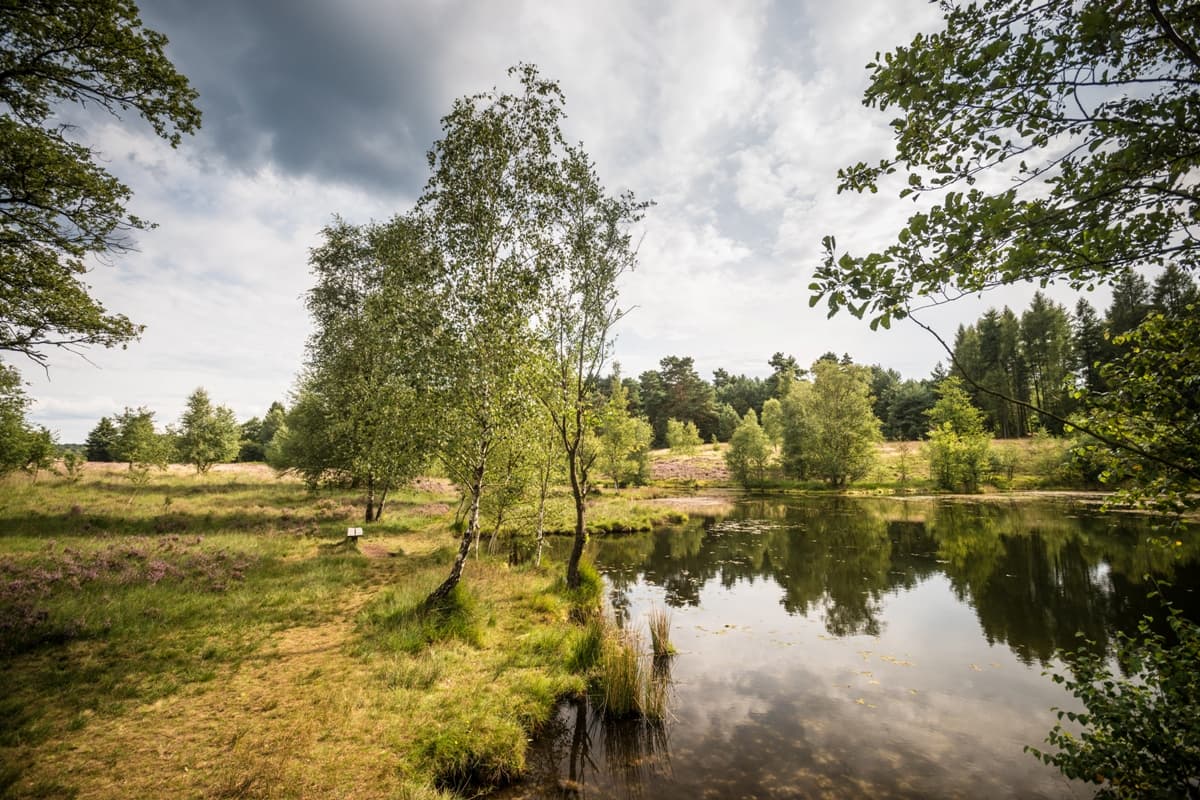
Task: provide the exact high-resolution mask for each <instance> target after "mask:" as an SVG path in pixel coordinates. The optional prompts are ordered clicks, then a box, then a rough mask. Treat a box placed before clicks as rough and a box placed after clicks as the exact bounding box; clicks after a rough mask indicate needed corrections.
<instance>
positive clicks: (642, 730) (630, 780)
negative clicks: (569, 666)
mask: <svg viewBox="0 0 1200 800" xmlns="http://www.w3.org/2000/svg"><path fill="white" fill-rule="evenodd" d="M653 661H654V663H653V674H654V680H656V681H662V682H666V683H669V681H670V659H669V658H656V659H654V660H653ZM667 730H668V726H667V725H666V724H665V723H664V722H663V721H661V720H646V719H610V718H608V717H606V716H605V715H604V710H603V708H601V707H600V704H599V703H598V702H597V699H596V698H595V697H592V696H588V695H584V696H581V697H573V698H570V699H567V700H564V701H563V702H562V703H561V704H560V705H559V708H558V713H557V715H556V716H555V717H554V719H553V720H552V721H551V722H550V724H549V725H548V726H547V727H546V728H545V729H543V730H542V731H541V732H540V733H539V735H538V736H537V737H536V739H535V740H534V743H533V744H532V745H531V747H530V750H529V754H528V763H529V775H530V777H529V779H528V780H527V781H525V782H524V783H523V784H521V785H520V786H519V787H517V788H516V789H515V790H514V791H513V792H510V793H509V794H507V795H506V796H508V797H526V798H533V797H538V798H563V800H566V799H567V798H580V799H581V798H586V797H587V796H588V790H589V787H592V786H595V785H596V783H597V782H598V779H601V780H600V781H599V782H601V783H603V785H605V786H606V787H613V786H617V787H621V791H622V795H623V796H624V797H627V798H630V800H634V799H635V798H641V797H643V796H644V794H645V792H644V787H646V786H649V785H651V784H652V782H653V781H654V780H656V779H664V778H669V777H670V773H671V757H670V746H669V744H670V743H669V741H668V736H667ZM602 770H603V774H602V773H601V771H602Z"/></svg>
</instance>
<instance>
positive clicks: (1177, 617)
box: [1025, 605, 1200, 798]
mask: <svg viewBox="0 0 1200 800" xmlns="http://www.w3.org/2000/svg"><path fill="white" fill-rule="evenodd" d="M1167 623H1168V625H1169V626H1170V630H1171V632H1172V636H1173V638H1174V639H1175V640H1176V644H1174V646H1171V645H1170V644H1168V641H1167V637H1165V636H1163V635H1162V634H1159V633H1157V632H1155V631H1153V630H1152V629H1151V627H1150V620H1149V619H1148V618H1147V619H1143V620H1142V621H1141V623H1139V625H1138V635H1137V636H1126V635H1123V634H1118V638H1117V661H1118V663H1120V664H1121V665H1122V668H1123V671H1124V673H1125V674H1126V675H1127V676H1128V677H1124V678H1123V677H1120V676H1117V675H1114V674H1113V672H1112V670H1111V668H1110V666H1109V662H1108V660H1107V659H1106V657H1105V655H1104V654H1099V655H1097V654H1095V653H1094V652H1093V651H1092V650H1089V649H1088V648H1081V649H1079V650H1077V651H1075V652H1074V653H1073V654H1068V655H1067V656H1066V660H1067V661H1068V663H1070V664H1071V671H1072V673H1073V674H1074V677H1072V678H1068V677H1065V676H1063V675H1059V674H1055V675H1054V676H1053V679H1054V681H1055V682H1056V683H1061V684H1065V685H1066V687H1067V689H1069V690H1070V691H1071V693H1072V694H1073V695H1075V697H1077V698H1079V699H1080V700H1081V701H1083V704H1084V706H1085V707H1086V708H1087V712H1086V713H1082V714H1076V713H1074V712H1070V711H1062V710H1059V709H1055V710H1056V711H1057V712H1058V718H1059V720H1062V719H1063V718H1066V719H1067V720H1069V721H1071V722H1077V723H1079V724H1080V725H1082V726H1083V732H1082V733H1081V734H1079V735H1074V734H1072V733H1071V732H1070V731H1067V730H1065V729H1064V728H1063V727H1062V724H1061V722H1060V723H1058V724H1055V726H1054V729H1053V730H1051V731H1050V733H1049V734H1047V736H1046V742H1047V743H1049V744H1051V745H1053V746H1054V747H1056V748H1058V752H1057V753H1043V752H1042V751H1040V750H1038V749H1037V748H1034V747H1026V748H1025V750H1026V752H1030V753H1033V754H1034V755H1035V756H1037V757H1039V758H1041V759H1042V761H1043V762H1045V763H1046V764H1053V765H1054V766H1056V767H1058V768H1059V770H1061V771H1062V773H1063V774H1064V775H1066V776H1067V777H1068V778H1076V779H1080V780H1086V781H1095V782H1098V783H1103V784H1104V786H1103V787H1102V788H1101V790H1100V793H1099V796H1101V797H1121V798H1126V797H1129V798H1133V797H1138V798H1141V797H1162V798H1168V797H1197V796H1198V795H1200V713H1197V709H1200V671H1197V669H1196V665H1197V664H1200V626H1198V625H1197V624H1196V623H1194V622H1190V621H1188V620H1186V619H1184V618H1183V616H1182V615H1181V614H1180V612H1179V611H1178V609H1175V608H1173V607H1171V606H1169V605H1168V606H1167Z"/></svg>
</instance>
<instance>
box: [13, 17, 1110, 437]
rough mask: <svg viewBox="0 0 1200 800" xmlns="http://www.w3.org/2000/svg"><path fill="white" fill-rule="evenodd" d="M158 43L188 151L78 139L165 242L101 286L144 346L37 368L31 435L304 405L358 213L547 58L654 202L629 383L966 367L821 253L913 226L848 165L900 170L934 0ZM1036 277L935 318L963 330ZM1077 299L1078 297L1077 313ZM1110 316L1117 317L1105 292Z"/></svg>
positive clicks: (116, 263) (363, 24) (317, 25)
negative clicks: (323, 254)
mask: <svg viewBox="0 0 1200 800" xmlns="http://www.w3.org/2000/svg"><path fill="white" fill-rule="evenodd" d="M139 5H140V8H141V11H142V19H143V21H144V23H145V24H146V26H147V27H149V28H151V29H154V30H157V31H160V32H162V33H164V34H165V35H166V36H167V37H168V39H169V40H170V43H169V45H168V46H167V55H168V57H169V58H170V59H171V60H172V61H173V62H174V64H175V65H176V67H177V68H178V69H179V70H180V71H181V72H182V73H183V74H184V75H186V76H187V77H188V78H189V80H190V81H191V82H192V84H193V86H194V87H195V88H196V89H197V91H198V92H199V95H200V96H199V101H198V104H199V106H200V109H201V111H202V113H203V121H202V127H201V129H200V131H199V132H198V133H197V134H196V135H195V136H191V137H187V138H185V140H184V141H183V142H182V144H181V145H180V147H179V148H178V149H172V148H170V147H169V146H168V145H166V144H165V143H164V142H162V141H161V140H158V139H156V138H155V137H154V136H153V134H152V132H151V131H150V130H149V128H148V126H146V125H144V124H142V123H141V122H140V121H139V120H137V119H136V118H134V119H125V120H121V121H118V120H115V119H112V118H109V117H101V116H89V117H87V118H86V121H85V122H84V123H83V124H82V125H81V128H80V136H81V137H82V138H84V139H85V140H86V141H87V142H88V143H89V144H91V145H92V146H93V147H94V148H95V149H96V150H98V151H99V152H100V153H101V154H102V160H103V162H104V163H105V164H106V165H107V167H108V169H109V170H110V171H111V172H112V173H113V174H115V175H117V176H118V177H119V178H120V179H121V180H123V181H124V182H125V183H126V184H127V185H128V186H129V187H130V188H131V189H132V190H133V192H134V197H133V200H132V201H131V203H130V206H129V207H130V211H132V212H133V213H135V214H137V215H139V216H141V217H145V218H148V219H150V220H152V221H153V222H155V223H156V224H157V227H156V228H154V229H153V230H149V231H144V232H141V233H139V234H138V236H137V250H136V252H133V253H129V254H124V255H121V256H117V257H114V258H112V259H110V260H109V262H108V263H103V264H97V265H96V268H95V269H94V270H93V271H92V272H91V273H90V274H89V276H88V282H89V284H90V285H91V286H92V288H93V291H94V294H95V295H96V296H97V297H98V298H99V299H100V300H101V302H103V303H104V304H105V306H106V307H107V308H108V309H109V310H110V311H116V312H120V313H124V314H126V315H128V316H129V317H130V318H131V319H133V320H134V321H135V322H138V323H141V324H144V325H145V326H146V331H145V334H144V335H143V336H142V338H141V339H140V340H139V341H137V342H133V343H131V344H130V345H129V346H128V347H127V348H125V349H113V350H104V349H99V348H97V349H92V350H88V351H86V352H85V353H84V357H80V356H76V355H71V354H67V353H55V354H53V356H52V359H51V364H50V368H49V370H48V372H44V371H42V370H41V369H40V368H38V367H36V366H35V365H32V364H29V363H25V364H22V363H17V366H18V367H19V368H21V370H22V373H23V375H24V377H25V379H26V380H27V381H28V383H29V386H28V393H29V395H30V396H31V397H33V398H34V400H35V404H34V407H33V409H32V410H31V413H30V418H31V419H32V421H34V422H35V423H37V424H42V425H46V426H47V427H49V428H51V429H52V430H55V431H57V432H58V435H59V440H60V441H62V442H81V441H83V440H84V439H85V438H86V436H87V433H88V431H89V430H91V428H92V427H94V425H95V424H96V422H97V421H98V420H99V418H100V417H101V416H104V415H111V414H115V413H119V412H120V411H121V410H122V409H123V408H124V407H126V406H130V407H136V406H147V407H149V408H150V409H152V410H154V411H155V412H156V414H157V420H158V422H159V423H160V424H162V425H165V424H167V423H171V422H174V421H176V420H177V419H178V418H179V416H180V414H181V412H182V409H183V406H184V403H185V401H186V398H187V396H188V395H189V394H190V393H191V392H192V391H193V390H194V389H196V388H197V387H200V386H203V387H204V388H206V389H207V390H208V392H209V394H210V395H211V396H212V398H213V400H214V401H215V402H217V403H220V404H223V405H227V406H230V407H231V408H232V409H233V410H234V411H235V413H236V414H237V416H238V418H239V419H243V420H244V419H247V418H249V417H251V416H256V415H257V416H261V415H262V414H263V413H265V411H266V410H267V408H268V407H269V405H270V404H271V402H272V401H274V400H285V401H286V399H287V397H288V393H289V392H290V390H291V389H292V388H293V385H294V381H295V377H296V374H297V371H298V369H299V368H300V366H301V364H302V361H303V357H304V343H305V339H306V337H307V335H308V332H309V321H308V318H307V315H306V313H305V310H304V305H303V297H304V293H305V292H306V290H307V289H308V288H309V286H310V285H311V276H310V273H309V269H308V264H307V259H308V252H309V250H310V248H312V247H314V246H315V245H316V244H317V243H318V241H319V237H320V231H321V228H322V227H323V226H324V225H326V224H328V223H329V222H330V221H331V220H332V219H333V217H334V215H339V216H341V217H343V218H345V219H347V220H349V221H351V222H356V223H361V222H368V221H370V220H372V219H374V220H383V219H387V218H389V217H391V216H392V215H394V214H397V213H402V212H404V211H407V210H408V209H410V208H411V207H412V205H413V203H414V201H415V200H416V198H417V197H418V196H419V195H420V193H421V189H422V187H423V185H424V182H425V179H426V176H427V164H426V160H425V153H426V152H427V151H428V149H429V148H430V146H431V145H432V144H433V142H434V141H435V140H436V139H437V138H438V136H439V134H440V122H439V121H440V118H441V117H442V116H443V115H444V114H446V113H447V112H448V111H449V109H450V106H451V103H452V102H453V101H454V99H455V98H457V97H460V96H463V95H467V94H473V93H476V92H480V91H485V90H488V89H491V88H492V87H494V86H499V87H501V88H511V87H512V86H513V84H512V83H511V81H509V79H508V78H507V75H506V72H507V69H508V67H510V66H512V65H514V64H516V63H518V62H527V63H532V64H535V65H537V66H538V68H539V70H540V71H541V73H542V75H543V76H544V77H548V78H552V79H555V80H557V81H558V82H559V84H560V86H561V88H562V90H563V92H564V94H565V96H566V109H567V114H568V119H567V121H566V123H565V126H564V128H565V133H566V136H567V138H568V140H571V141H578V142H582V143H583V145H584V148H585V150H586V151H587V152H588V154H589V155H590V156H591V157H592V159H593V160H594V161H595V163H596V166H597V170H598V173H599V175H600V177H601V180H602V181H603V182H604V184H605V185H606V187H607V188H608V189H609V191H610V192H613V193H615V192H619V191H625V190H631V191H633V192H634V193H635V194H636V195H637V197H638V198H640V199H648V200H653V201H654V202H655V206H654V207H653V208H652V209H650V211H649V213H647V214H646V217H645V219H644V220H643V221H642V222H641V223H639V226H638V229H637V230H636V231H635V237H636V241H638V242H640V244H639V250H638V254H639V258H638V266H637V269H636V270H635V271H634V272H633V273H631V274H628V275H626V276H624V279H623V283H622V285H621V298H622V304H623V305H624V306H625V307H627V308H629V309H630V313H629V314H628V315H627V316H626V317H625V318H624V320H622V322H621V324H620V326H619V328H618V330H617V340H616V346H615V357H616V360H617V361H619V362H620V364H621V370H622V372H623V374H625V375H637V374H639V373H640V372H642V371H644V370H648V369H654V368H656V367H657V365H658V361H659V359H661V358H663V357H664V356H667V355H677V356H692V357H693V358H694V359H695V363H696V367H697V370H698V371H699V373H700V374H701V376H703V377H704V378H706V379H711V377H712V371H713V370H715V369H717V368H724V369H726V370H728V371H730V372H732V373H735V374H736V373H746V374H750V375H767V374H769V372H770V368H769V367H768V366H767V361H768V359H769V358H770V357H771V355H772V354H773V353H775V352H776V351H782V352H784V353H788V354H790V355H794V356H795V357H796V358H797V360H798V361H799V362H800V363H801V364H802V365H807V364H809V363H811V362H812V361H813V360H815V359H816V358H817V357H818V356H820V355H821V354H822V353H825V352H827V351H834V352H836V353H838V354H842V353H848V354H850V355H851V356H852V357H853V358H854V359H855V360H856V361H858V362H861V363H879V364H882V365H884V366H886V367H890V368H893V369H896V370H898V371H899V372H900V373H901V374H902V375H903V376H904V377H913V378H921V377H926V376H927V375H928V374H929V372H930V371H931V370H932V369H933V367H934V365H935V364H936V363H937V362H938V361H942V360H944V359H945V353H944V352H943V351H942V350H941V349H940V346H939V345H938V343H937V342H936V341H935V340H934V339H933V338H932V337H930V336H929V334H927V333H925V332H924V331H922V330H920V329H919V328H917V327H916V326H915V325H913V324H911V323H907V322H905V323H898V324H897V325H896V326H894V327H893V328H892V330H890V331H879V332H872V331H871V330H870V329H869V327H868V326H867V324H866V323H865V322H864V321H860V320H857V319H854V318H853V317H850V316H849V315H846V314H845V313H843V314H840V315H838V316H837V317H835V318H833V319H827V318H826V315H825V312H824V310H822V309H821V308H820V307H818V308H810V307H809V305H808V299H809V294H810V293H809V291H808V288H807V287H808V284H809V282H810V280H811V275H812V271H813V268H814V267H815V266H816V265H817V264H818V263H819V257H820V243H821V239H822V237H823V236H825V235H827V234H833V235H835V236H836V237H837V240H838V244H839V246H840V247H842V248H844V249H848V250H850V251H851V252H854V253H857V254H865V253H867V252H870V251H871V250H873V249H878V248H882V247H884V246H886V245H887V244H889V243H890V242H891V241H892V240H893V239H894V237H895V234H896V232H897V231H898V230H899V228H900V227H901V226H902V225H903V222H904V220H905V219H906V218H907V217H908V216H909V215H910V214H912V213H913V212H914V210H916V209H915V207H914V205H913V203H912V201H910V200H900V199H898V198H897V191H898V188H899V187H888V186H883V187H881V191H880V192H879V194H875V195H857V194H842V195H838V194H837V179H836V175H837V170H838V168H839V167H841V166H846V165H849V164H853V163H855V162H857V161H860V160H865V161H875V160H878V159H880V158H883V157H886V156H888V155H890V153H891V135H890V129H889V127H888V122H889V120H890V119H891V115H890V114H889V113H886V112H880V111H878V110H873V109H868V108H866V107H864V106H863V105H862V102H861V98H862V95H863V91H864V89H865V88H866V86H867V79H868V72H867V70H866V64H867V63H868V62H869V61H870V60H871V59H872V57H873V56H874V54H875V53H876V52H877V51H886V50H889V49H891V48H894V47H895V46H897V45H901V44H904V43H907V42H908V41H910V40H911V39H912V37H913V35H914V34H915V33H917V32H918V31H922V30H924V31H930V30H935V29H936V28H937V26H938V20H939V16H938V14H937V8H936V6H935V5H932V4H930V3H927V2H925V0H839V2H837V3H829V2H825V1H824V0H781V1H780V2H767V1H763V2H757V1H756V0H739V2H732V3H731V2H728V0H723V1H716V2H706V1H704V0H656V2H653V3H646V2H641V1H640V0H607V1H606V2H604V3H599V2H587V3H585V2H568V1H564V0H555V1H554V2H550V1H549V0H544V1H543V2H533V1H532V0H529V1H528V2H521V1H519V0H494V1H493V2H465V1H464V0H444V1H443V2H431V1H429V0H425V1H423V2H416V1H409V0H400V1H397V0H386V1H385V0H340V1H339V2H337V3H331V2H325V1H324V0H255V2H243V0H206V2H203V3H197V2H194V0H142V1H141V3H140V4H139ZM1033 291H1034V287H1028V286H1018V287H1010V288H1005V289H1003V290H1000V291H994V292H992V293H989V294H987V295H985V296H984V297H982V298H967V299H965V300H961V301H958V302H956V303H954V304H951V305H948V306H943V307H941V308H938V309H935V310H932V311H930V312H927V313H926V314H925V315H924V316H923V320H924V321H926V322H928V323H932V324H933V325H934V326H935V328H936V329H937V330H938V331H939V332H940V333H941V334H942V335H943V336H945V337H947V338H951V339H952V337H953V334H954V330H955V328H956V327H957V325H958V324H959V323H960V322H967V323H969V322H972V321H974V319H975V318H977V317H978V315H979V314H980V313H982V311H984V310H985V309H986V308H988V307H990V306H996V307H1000V306H1002V305H1005V304H1008V305H1010V306H1012V307H1013V308H1014V309H1015V310H1018V311H1019V310H1020V309H1022V308H1024V306H1025V305H1026V304H1027V302H1028V299H1029V297H1030V296H1031V295H1032V293H1033ZM1059 299H1060V301H1062V302H1070V297H1069V296H1067V297H1059ZM1093 304H1095V305H1097V307H1098V308H1101V309H1103V307H1104V303H1103V302H1100V301H1098V300H1095V299H1093Z"/></svg>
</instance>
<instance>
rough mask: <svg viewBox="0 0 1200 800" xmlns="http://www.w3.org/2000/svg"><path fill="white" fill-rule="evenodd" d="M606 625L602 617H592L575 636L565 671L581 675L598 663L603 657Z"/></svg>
mask: <svg viewBox="0 0 1200 800" xmlns="http://www.w3.org/2000/svg"><path fill="white" fill-rule="evenodd" d="M608 624H609V623H607V622H606V621H605V619H604V617H603V616H600V615H597V616H594V617H592V618H591V619H590V620H588V622H587V623H586V624H585V625H584V626H583V628H582V629H581V630H579V631H578V633H576V634H575V637H574V640H573V641H572V642H571V644H570V649H569V651H568V655H567V669H569V670H571V671H572V672H576V673H583V672H587V671H588V670H590V669H591V668H592V667H594V666H596V664H598V663H600V660H601V658H603V656H604V643H605V640H606V637H607V636H608V635H609V633H608Z"/></svg>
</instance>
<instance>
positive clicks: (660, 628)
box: [648, 608, 675, 658]
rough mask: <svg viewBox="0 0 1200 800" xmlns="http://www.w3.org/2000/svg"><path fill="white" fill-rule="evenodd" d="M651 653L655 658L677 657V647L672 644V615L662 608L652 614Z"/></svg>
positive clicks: (650, 624) (650, 619) (650, 620)
mask: <svg viewBox="0 0 1200 800" xmlns="http://www.w3.org/2000/svg"><path fill="white" fill-rule="evenodd" d="M648 623H649V626H650V651H651V652H652V653H653V654H654V657H655V658H667V657H669V656H673V655H675V645H673V644H671V615H670V614H669V613H668V612H667V611H666V610H665V609H662V608H656V609H654V610H653V611H651V612H650V616H649V619H648Z"/></svg>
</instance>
